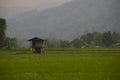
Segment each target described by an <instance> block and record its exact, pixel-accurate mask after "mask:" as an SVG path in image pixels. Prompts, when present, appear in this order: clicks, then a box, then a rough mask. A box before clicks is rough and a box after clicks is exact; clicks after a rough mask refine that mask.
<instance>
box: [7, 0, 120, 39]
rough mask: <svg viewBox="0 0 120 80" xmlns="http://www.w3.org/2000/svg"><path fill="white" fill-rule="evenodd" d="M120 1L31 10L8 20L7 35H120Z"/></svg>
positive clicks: (77, 1) (81, 1)
mask: <svg viewBox="0 0 120 80" xmlns="http://www.w3.org/2000/svg"><path fill="white" fill-rule="evenodd" d="M119 4H120V1H119V0H73V1H71V2H69V3H66V4H63V5H61V6H59V7H55V8H49V9H47V10H45V11H42V12H40V11H38V10H31V11H28V12H25V13H22V14H20V15H18V16H16V17H15V18H13V19H10V20H8V30H7V34H8V35H9V36H15V37H19V38H31V37H33V36H38V37H43V38H49V37H52V38H53V37H56V38H59V39H73V38H75V37H77V36H79V35H82V34H84V33H86V32H91V31H100V32H103V31H108V30H111V31H119V32H120V22H119V21H120V16H119V14H120V10H119V9H120V5H119Z"/></svg>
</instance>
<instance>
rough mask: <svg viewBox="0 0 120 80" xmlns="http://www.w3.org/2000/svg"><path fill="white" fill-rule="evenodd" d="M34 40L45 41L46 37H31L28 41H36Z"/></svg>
mask: <svg viewBox="0 0 120 80" xmlns="http://www.w3.org/2000/svg"><path fill="white" fill-rule="evenodd" d="M34 40H38V41H45V40H44V39H41V38H38V37H34V38H31V39H29V40H28V41H34Z"/></svg>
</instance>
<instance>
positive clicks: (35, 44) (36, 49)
mask: <svg viewBox="0 0 120 80" xmlns="http://www.w3.org/2000/svg"><path fill="white" fill-rule="evenodd" d="M28 41H30V43H31V50H32V52H33V53H42V52H43V48H44V46H43V45H44V41H45V40H44V39H41V38H38V37H34V38H32V39H29V40H28Z"/></svg>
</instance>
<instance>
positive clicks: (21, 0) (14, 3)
mask: <svg viewBox="0 0 120 80" xmlns="http://www.w3.org/2000/svg"><path fill="white" fill-rule="evenodd" d="M68 1H70V0H0V7H33V6H37V5H49V4H57V3H65V2H68Z"/></svg>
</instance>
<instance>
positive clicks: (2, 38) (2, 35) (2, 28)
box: [0, 18, 6, 48]
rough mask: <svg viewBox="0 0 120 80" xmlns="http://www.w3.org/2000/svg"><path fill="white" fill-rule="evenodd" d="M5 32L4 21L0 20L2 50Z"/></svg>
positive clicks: (0, 45) (0, 44) (0, 46)
mask: <svg viewBox="0 0 120 80" xmlns="http://www.w3.org/2000/svg"><path fill="white" fill-rule="evenodd" d="M5 30H6V20H5V19H3V18H0V48H2V47H3V45H4V39H5Z"/></svg>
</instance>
